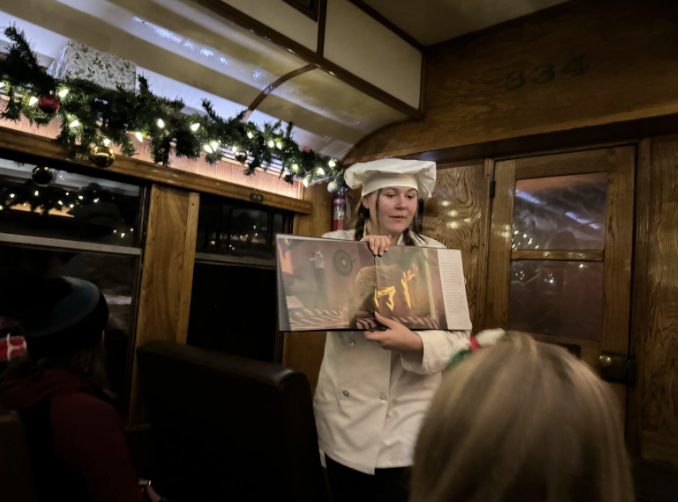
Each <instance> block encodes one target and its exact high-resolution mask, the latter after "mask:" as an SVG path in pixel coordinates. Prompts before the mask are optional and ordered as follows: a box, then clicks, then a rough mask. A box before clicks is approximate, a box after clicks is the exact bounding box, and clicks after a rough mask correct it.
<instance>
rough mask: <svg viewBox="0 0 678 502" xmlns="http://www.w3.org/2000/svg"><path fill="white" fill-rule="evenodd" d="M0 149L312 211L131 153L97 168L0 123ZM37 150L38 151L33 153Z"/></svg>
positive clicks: (89, 170)
mask: <svg viewBox="0 0 678 502" xmlns="http://www.w3.org/2000/svg"><path fill="white" fill-rule="evenodd" d="M3 150H5V151H8V152H14V153H18V154H21V155H23V156H26V158H30V159H35V162H36V163H37V162H39V161H40V160H41V159H42V161H44V160H45V159H47V160H51V161H53V162H56V163H59V164H65V166H66V168H75V169H74V170H77V171H80V172H83V173H84V174H87V175H89V176H101V175H102V174H104V173H108V174H114V175H115V174H117V175H121V177H122V178H127V179H130V178H131V179H137V180H139V179H141V180H146V181H149V182H152V183H157V184H161V185H167V186H172V187H177V188H183V189H186V190H193V191H196V192H202V193H210V194H213V195H219V196H221V197H228V198H230V199H236V200H245V201H252V197H251V196H252V195H253V194H255V195H257V196H262V197H263V202H261V204H262V205H264V206H270V207H276V208H279V209H285V210H287V211H292V212H295V213H300V214H311V212H312V211H313V203H311V202H309V201H305V200H300V199H294V198H292V197H287V196H284V195H279V194H276V193H273V192H264V191H262V190H257V189H253V188H250V187H246V186H242V185H238V184H236V183H231V182H228V181H221V180H218V179H215V178H209V177H207V176H202V175H200V174H195V173H189V172H186V171H180V170H178V169H172V168H167V167H164V166H161V165H159V164H152V163H150V162H145V161H143V160H138V159H133V158H130V157H122V156H118V157H117V158H116V160H115V163H114V164H113V165H112V166H111V167H109V168H106V169H102V168H98V167H95V166H94V165H92V164H90V163H88V162H81V161H75V160H73V159H72V158H71V152H70V151H69V150H68V149H66V148H63V147H61V146H59V145H57V144H56V143H55V142H54V141H53V140H51V139H49V138H44V137H42V136H36V135H34V134H28V133H25V132H21V131H16V130H14V129H9V128H5V127H0V152H2V151H3ZM36 152H38V153H37V154H36ZM29 161H30V160H29Z"/></svg>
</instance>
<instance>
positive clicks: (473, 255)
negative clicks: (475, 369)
mask: <svg viewBox="0 0 678 502" xmlns="http://www.w3.org/2000/svg"><path fill="white" fill-rule="evenodd" d="M437 175H438V177H437V181H436V186H435V189H434V191H433V196H432V198H431V199H429V200H427V201H426V202H425V204H424V224H423V234H424V235H426V236H428V237H431V238H433V239H435V240H437V241H439V242H442V243H443V244H445V246H447V247H448V248H450V249H461V252H462V259H463V262H464V276H465V278H466V294H467V296H468V302H469V310H470V315H471V321H472V322H473V332H474V333H477V332H478V331H480V330H482V329H484V328H485V289H486V283H487V280H486V279H487V277H486V275H487V248H488V246H487V239H488V225H489V223H488V220H489V212H490V209H489V206H490V191H489V187H490V181H491V178H492V163H491V162H489V161H488V162H481V163H478V164H472V165H456V166H455V165H441V166H439V167H438V173H437Z"/></svg>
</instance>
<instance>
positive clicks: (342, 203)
mask: <svg viewBox="0 0 678 502" xmlns="http://www.w3.org/2000/svg"><path fill="white" fill-rule="evenodd" d="M345 216H346V196H345V195H344V194H343V193H341V192H339V193H337V194H336V195H335V196H334V199H333V200H332V231H335V230H344V229H345V228H346V221H345V219H344V217H345Z"/></svg>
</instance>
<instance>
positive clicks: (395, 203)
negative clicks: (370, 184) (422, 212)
mask: <svg viewBox="0 0 678 502" xmlns="http://www.w3.org/2000/svg"><path fill="white" fill-rule="evenodd" d="M377 197H379V199H378V200H377ZM377 205H378V210H377ZM363 206H365V207H366V208H367V209H369V210H370V225H371V230H370V231H371V232H372V233H377V232H378V233H379V234H381V235H390V236H392V237H395V236H399V235H400V234H402V233H403V232H404V231H405V230H407V229H408V228H409V227H410V225H411V224H412V219H413V218H414V215H415V214H416V212H417V191H416V190H415V189H414V188H410V187H388V188H383V189H382V190H381V193H380V192H379V190H377V191H376V192H374V193H371V194H369V195H368V196H367V197H365V198H364V199H363ZM377 217H378V218H379V220H378V221H377Z"/></svg>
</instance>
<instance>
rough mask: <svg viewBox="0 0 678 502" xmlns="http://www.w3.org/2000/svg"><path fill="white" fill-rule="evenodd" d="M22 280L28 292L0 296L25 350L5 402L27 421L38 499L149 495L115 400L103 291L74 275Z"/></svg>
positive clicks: (80, 501) (121, 500) (103, 501)
mask: <svg viewBox="0 0 678 502" xmlns="http://www.w3.org/2000/svg"><path fill="white" fill-rule="evenodd" d="M16 284H17V285H16V289H20V290H21V289H23V292H24V295H22V294H15V295H14V298H0V314H4V315H10V316H13V317H15V318H18V319H19V320H20V323H21V327H22V331H23V335H24V337H25V341H26V349H27V353H26V354H24V355H22V356H21V357H19V358H17V359H14V360H13V361H12V362H11V364H10V366H9V368H8V369H7V370H6V371H5V373H4V374H3V375H2V380H1V383H0V402H2V404H3V405H4V406H6V407H9V408H10V409H15V410H17V411H18V412H19V414H20V415H21V418H22V421H23V422H24V425H25V427H26V431H27V436H28V443H29V449H30V455H31V463H32V467H33V477H34V482H35V483H34V484H35V489H36V494H37V496H38V500H40V501H47V500H69V501H71V502H135V501H137V502H142V501H144V500H146V498H145V497H144V495H143V493H142V491H141V489H140V488H139V484H138V477H137V474H136V472H135V470H134V467H133V465H132V460H131V457H130V454H129V450H128V448H127V443H126V438H125V432H124V429H123V424H122V420H121V419H120V417H119V416H118V414H117V412H116V411H115V409H114V407H113V405H112V404H111V402H110V397H111V393H110V391H108V385H107V376H106V370H105V352H104V348H103V330H104V327H105V326H106V323H107V321H108V306H107V304H106V300H105V298H104V296H103V295H102V294H101V292H100V291H99V289H98V288H97V287H96V286H95V285H94V284H92V283H90V282H87V281H84V280H81V279H75V278H71V277H63V278H55V279H45V280H39V281H35V280H31V281H23V282H19V283H16ZM27 293H30V296H29V295H28V294H27ZM6 296H7V295H6ZM22 297H24V300H23V301H22ZM147 495H148V496H149V498H150V499H151V500H152V501H157V500H158V499H159V497H158V495H157V494H156V493H155V492H154V491H153V489H152V488H150V487H148V489H147Z"/></svg>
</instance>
